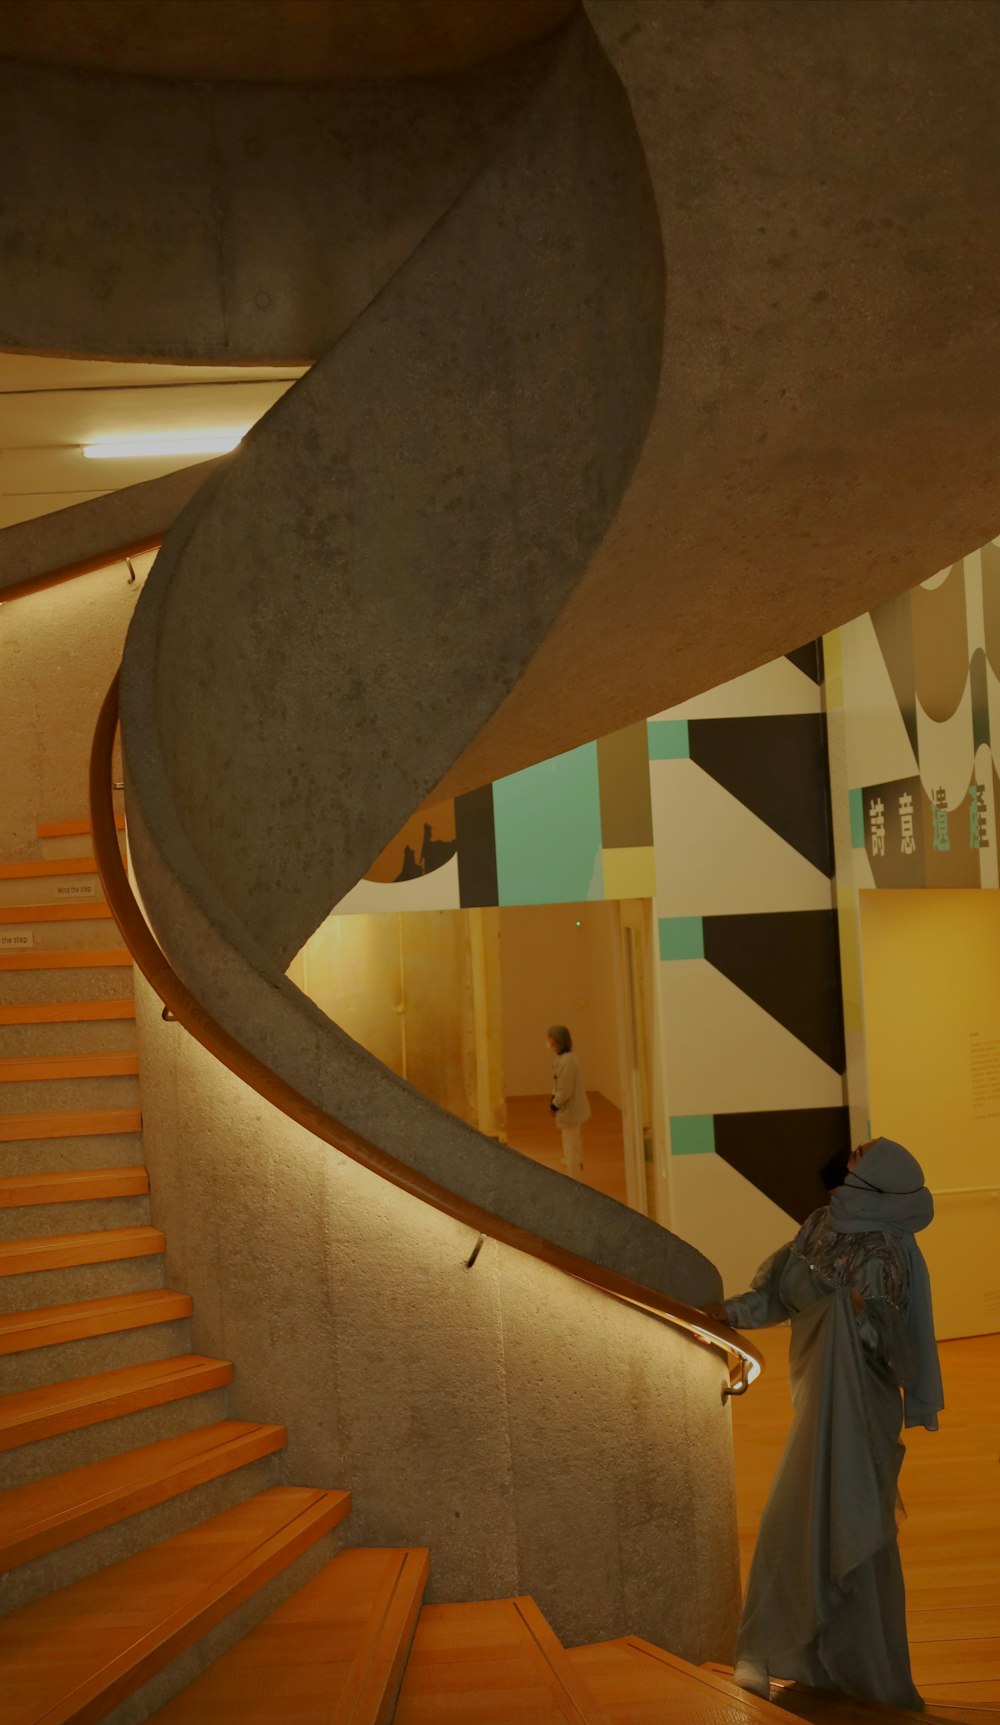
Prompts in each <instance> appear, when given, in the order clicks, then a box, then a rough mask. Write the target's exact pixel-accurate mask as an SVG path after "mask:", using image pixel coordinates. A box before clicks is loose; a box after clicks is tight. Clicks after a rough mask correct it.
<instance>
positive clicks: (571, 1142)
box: [558, 1126, 583, 1179]
mask: <svg viewBox="0 0 1000 1725" xmlns="http://www.w3.org/2000/svg"><path fill="white" fill-rule="evenodd" d="M558 1131H559V1136H560V1138H561V1139H562V1153H563V1157H564V1158H565V1162H566V1172H567V1174H572V1175H573V1176H574V1178H576V1179H579V1177H580V1175H581V1174H582V1173H583V1128H582V1126H560V1127H559V1128H558Z"/></svg>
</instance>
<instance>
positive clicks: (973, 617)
mask: <svg viewBox="0 0 1000 1725" xmlns="http://www.w3.org/2000/svg"><path fill="white" fill-rule="evenodd" d="M839 636H840V643H841V648H840V650H841V657H842V665H843V681H844V713H845V723H846V733H845V740H846V752H847V772H848V783H849V786H850V800H851V834H852V844H853V846H854V850H855V872H854V878H855V884H856V885H857V886H859V887H978V886H985V887H995V886H997V885H998V884H1000V881H998V873H997V825H996V811H997V801H998V782H997V769H996V764H995V760H994V750H993V739H994V738H996V739H998V740H1000V546H998V545H997V544H989V545H986V546H984V547H983V549H982V551H977V552H975V553H973V554H972V555H971V556H969V557H965V558H962V559H961V560H960V561H959V562H958V563H955V564H953V565H952V566H951V568H949V569H945V570H942V571H941V572H940V574H938V575H935V576H933V577H932V578H931V579H930V580H928V581H924V582H922V583H921V585H920V586H919V587H915V588H914V589H913V590H912V592H909V593H905V594H903V595H902V597H901V598H899V599H895V600H893V601H892V602H891V603H890V604H888V605H883V606H882V607H880V609H879V610H877V611H874V612H872V614H871V615H870V616H866V617H861V618H858V619H857V621H856V622H854V623H850V624H848V625H847V626H846V627H845V628H843V629H841V630H840V631H839Z"/></svg>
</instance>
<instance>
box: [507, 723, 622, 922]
mask: <svg viewBox="0 0 1000 1725" xmlns="http://www.w3.org/2000/svg"><path fill="white" fill-rule="evenodd" d="M493 816H494V821H495V824H496V845H497V887H498V896H499V901H500V903H501V904H579V903H581V902H582V901H585V900H587V899H600V898H603V896H604V876H603V870H602V867H601V794H600V786H599V781H598V773H597V744H596V743H585V744H584V745H583V747H582V748H579V749H570V750H569V752H568V754H565V755H557V756H556V757H555V759H554V760H551V761H540V762H539V764H538V766H536V767H528V768H526V769H525V771H524V772H522V773H512V774H511V775H510V777H509V778H506V779H498V780H497V781H496V783H495V785H494V786H493Z"/></svg>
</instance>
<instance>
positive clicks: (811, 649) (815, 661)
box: [785, 641, 823, 683]
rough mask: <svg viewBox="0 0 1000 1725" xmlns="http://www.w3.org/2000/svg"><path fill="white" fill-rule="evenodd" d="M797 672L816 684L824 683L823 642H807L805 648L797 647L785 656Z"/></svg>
mask: <svg viewBox="0 0 1000 1725" xmlns="http://www.w3.org/2000/svg"><path fill="white" fill-rule="evenodd" d="M785 658H786V659H790V660H791V662H792V664H793V665H794V666H795V668H796V670H798V671H801V672H802V673H803V675H804V676H806V677H810V678H811V679H812V681H813V682H814V683H822V681H823V643H822V641H807V642H806V644H805V646H804V647H796V648H795V649H794V650H793V651H792V652H791V653H786V654H785Z"/></svg>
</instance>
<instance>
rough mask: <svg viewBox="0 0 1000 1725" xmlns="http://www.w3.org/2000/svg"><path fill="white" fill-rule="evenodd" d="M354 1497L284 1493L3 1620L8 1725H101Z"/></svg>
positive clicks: (277, 1490) (1, 1684)
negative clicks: (42, 1723)
mask: <svg viewBox="0 0 1000 1725" xmlns="http://www.w3.org/2000/svg"><path fill="white" fill-rule="evenodd" d="M348 1507H349V1499H348V1497H347V1494H346V1493H345V1492H331V1491H312V1490H308V1489H305V1488H301V1487H294V1486H275V1487H274V1488H273V1489H272V1490H270V1491H265V1492H261V1493H259V1494H258V1495H257V1496H256V1497H253V1498H250V1499H249V1500H248V1501H247V1502H246V1503H241V1504H238V1505H237V1506H236V1508H235V1509H230V1510H226V1511H225V1512H224V1513H223V1514H222V1515H216V1516H212V1517H211V1518H210V1519H209V1520H208V1521H203V1522H200V1523H199V1524H198V1526H196V1527H194V1528H191V1529H189V1530H188V1531H187V1532H185V1533H179V1534H175V1535H174V1536H173V1538H171V1539H167V1540H164V1541H163V1542H162V1543H161V1544H159V1545H153V1546H150V1547H149V1548H148V1549H147V1550H146V1551H143V1552H140V1553H139V1555H138V1556H136V1557H130V1558H127V1559H126V1560H125V1561H124V1562H123V1563H116V1564H112V1565H111V1566H110V1567H109V1568H107V1569H102V1570H99V1571H98V1572H97V1574H96V1575H91V1576H87V1577H86V1578H85V1579H84V1580H82V1581H77V1582H74V1583H73V1584H72V1586H70V1587H64V1588H62V1589H61V1590H60V1591H59V1592H57V1593H52V1594H49V1595H48V1597H47V1598H45V1599H40V1600H37V1601H36V1602H35V1603H34V1604H32V1605H27V1606H24V1607H22V1608H21V1609H20V1610H19V1611H14V1612H11V1613H10V1614H9V1615H8V1616H7V1617H5V1618H3V1619H0V1695H3V1696H4V1710H3V1715H2V1718H3V1725H38V1722H40V1721H44V1725H69V1722H70V1721H72V1722H73V1725H94V1722H96V1721H97V1720H99V1719H102V1718H103V1717H104V1715H105V1714H106V1713H108V1712H110V1710H111V1709H112V1708H113V1707H115V1706H117V1705H118V1704H119V1703H120V1702H121V1701H123V1700H124V1699H125V1698H126V1696H128V1695H130V1694H132V1693H133V1692H134V1691H135V1690H136V1689H138V1688H140V1687H141V1685H142V1684H143V1683H145V1682H146V1681H148V1679H149V1678H150V1677H152V1676H153V1675H154V1674H155V1673H156V1672H157V1671H159V1670H161V1669H162V1668H163V1666H164V1665H166V1664H167V1663H168V1662H169V1661H170V1660H171V1659H173V1658H175V1657H176V1656H177V1654H178V1653H180V1652H182V1651H183V1649H184V1648H185V1647H188V1646H190V1645H191V1643H192V1642H193V1641H195V1640H197V1639H198V1638H199V1637H200V1636H202V1635H203V1634H205V1632H206V1631H207V1630H208V1629H209V1628H211V1626H212V1625H213V1624H215V1623H217V1622H219V1620H220V1619H221V1618H222V1617H224V1616H226V1615H227V1614H228V1613H229V1612H231V1611H233V1610H235V1608H236V1607H237V1606H238V1605H240V1604H241V1603H242V1601H243V1600H244V1599H246V1598H248V1597H249V1595H250V1594H251V1593H253V1592H255V1591H256V1590H257V1589H258V1588H259V1587H262V1586H263V1585H264V1583H265V1582H267V1581H269V1580H270V1579H271V1577H272V1576H273V1575H276V1574H277V1573H278V1572H279V1570H281V1569H283V1568H285V1567H286V1565H287V1564H289V1563H290V1562H292V1561H293V1559H294V1558H296V1557H298V1556H299V1555H300V1554H301V1553H302V1552H303V1551H305V1550H306V1549H307V1548H308V1547H309V1546H310V1545H312V1544H314V1543H315V1541H316V1540H317V1539H320V1538H322V1536H323V1535H324V1534H325V1533H328V1532H329V1531H330V1530H331V1529H332V1528H333V1527H335V1526H336V1525H337V1523H338V1522H339V1521H340V1520H341V1519H342V1518H343V1516H344V1515H345V1514H346V1512H347V1509H348Z"/></svg>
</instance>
